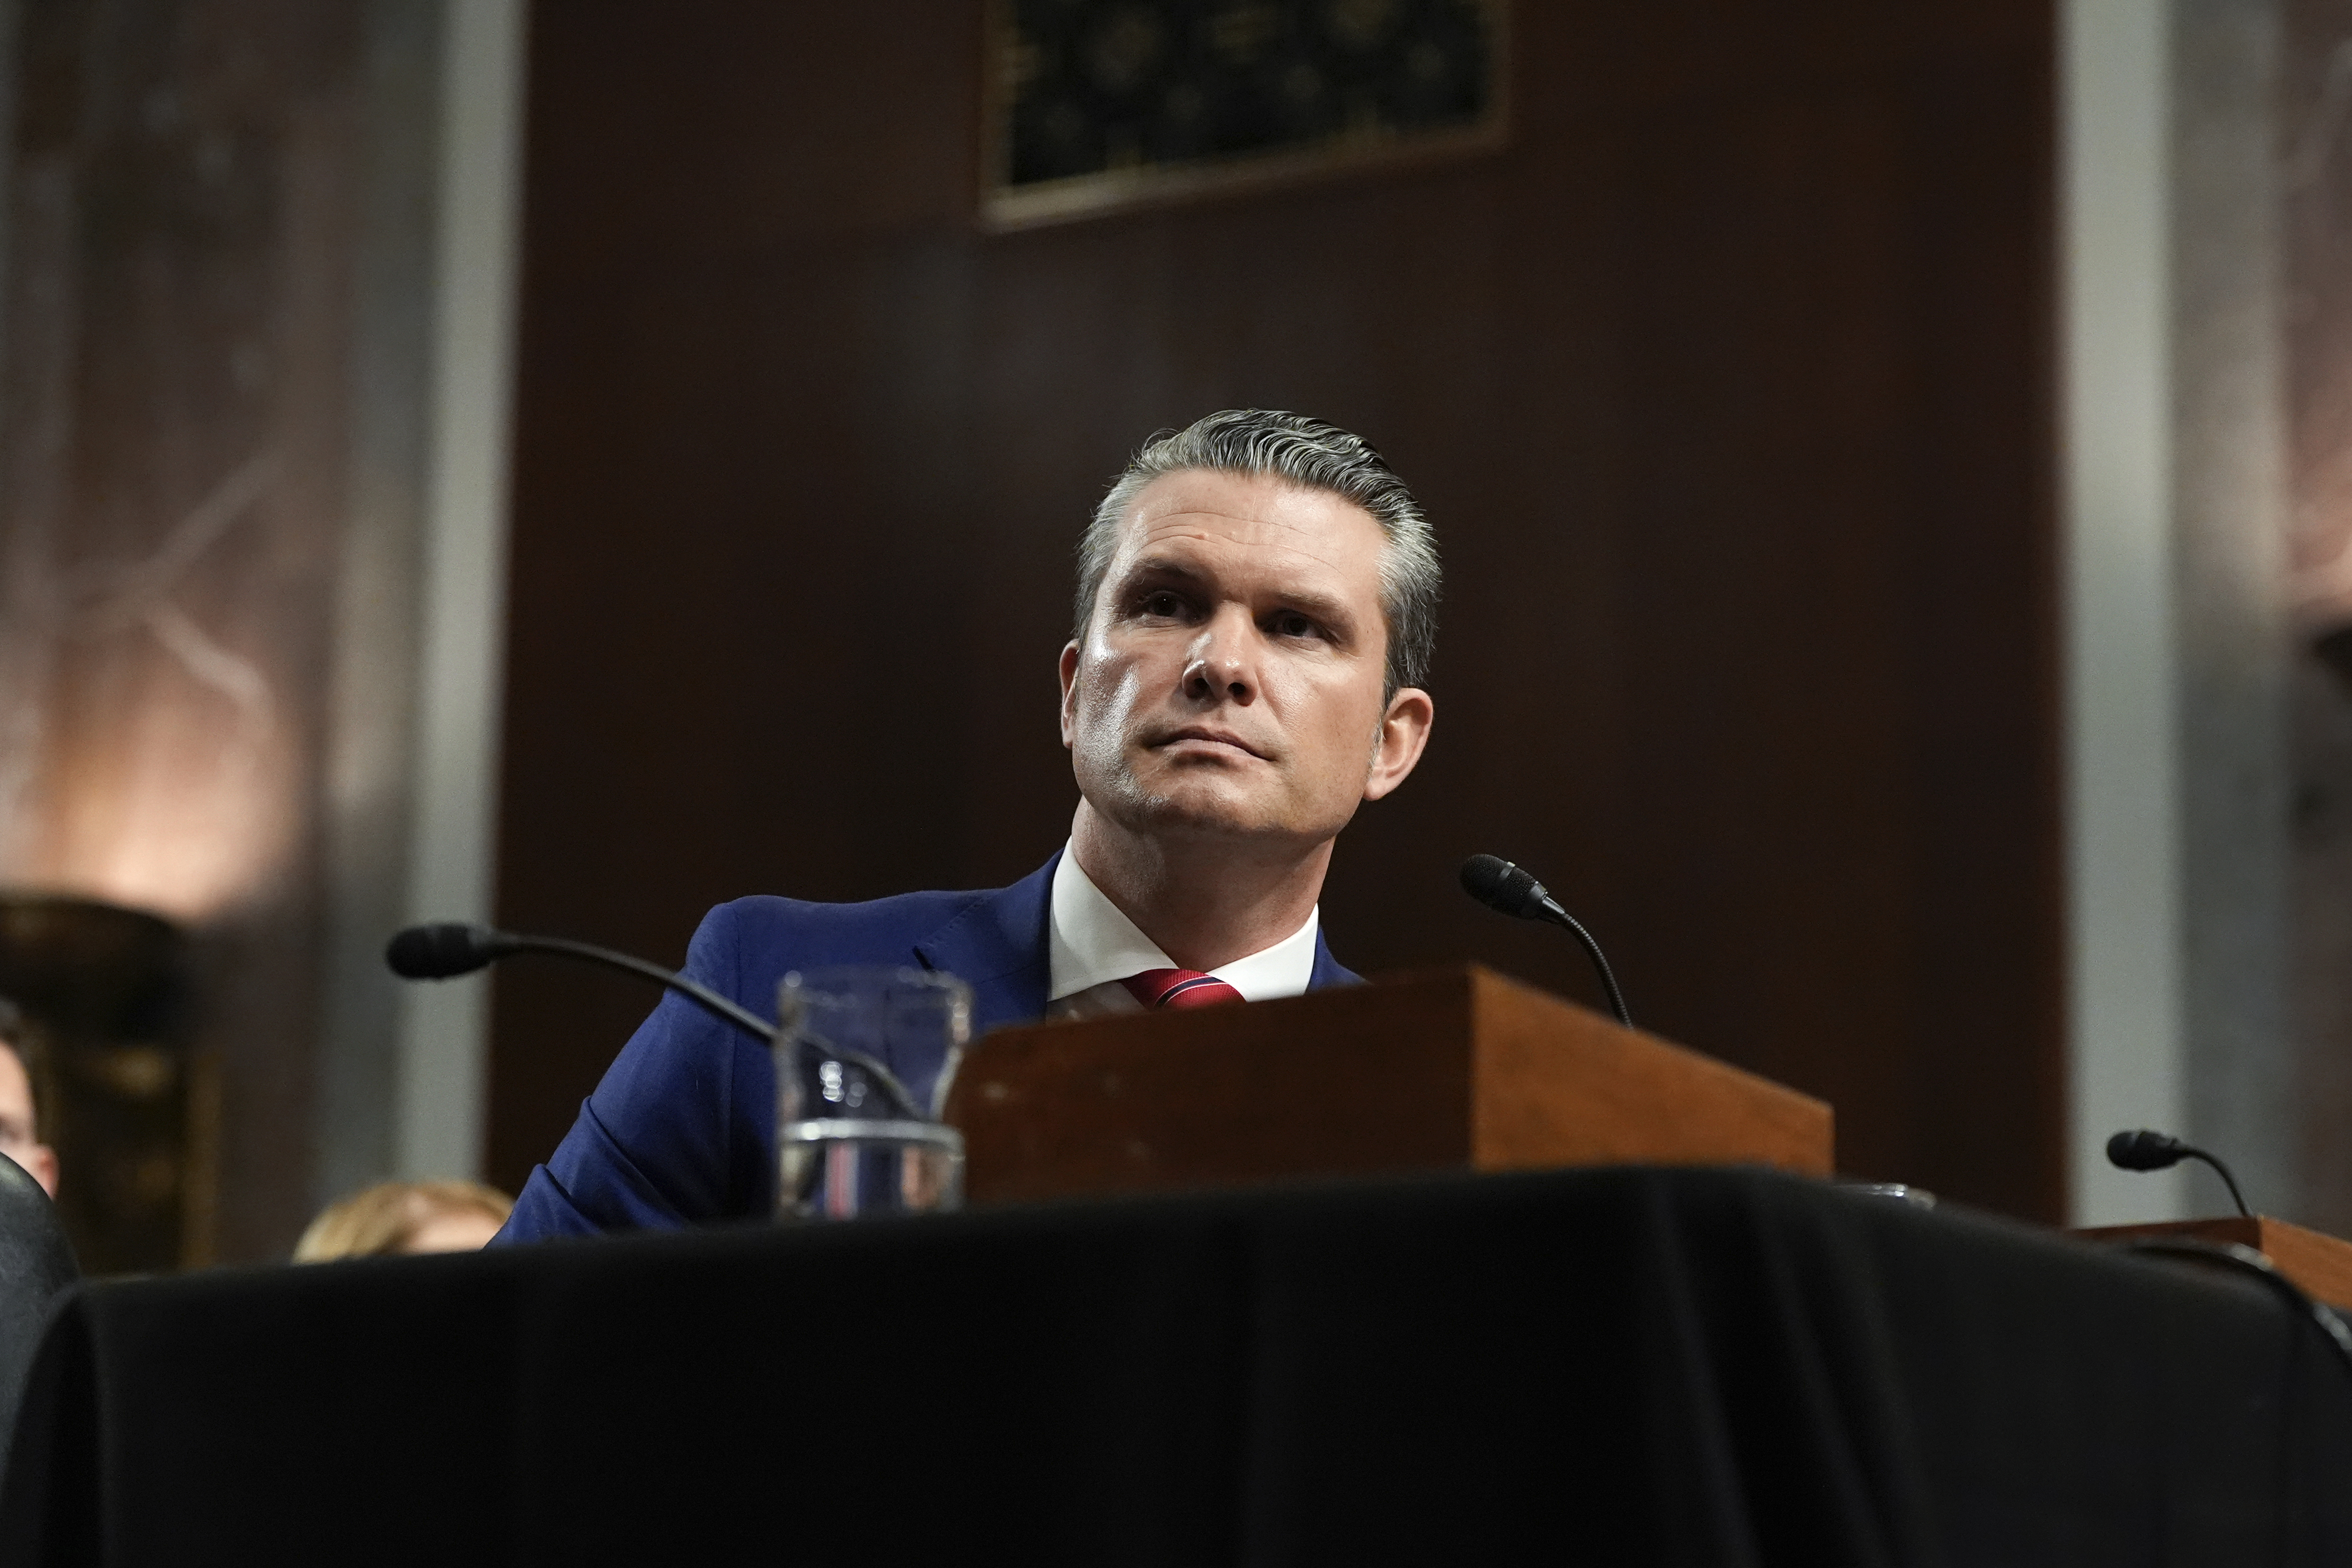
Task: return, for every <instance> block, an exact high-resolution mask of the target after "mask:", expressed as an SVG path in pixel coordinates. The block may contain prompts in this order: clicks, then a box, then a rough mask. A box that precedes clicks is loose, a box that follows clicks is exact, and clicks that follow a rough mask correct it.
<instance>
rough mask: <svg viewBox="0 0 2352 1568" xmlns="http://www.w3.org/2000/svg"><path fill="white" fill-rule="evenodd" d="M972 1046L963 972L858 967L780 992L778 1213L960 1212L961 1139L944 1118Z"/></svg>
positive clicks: (788, 982) (808, 973)
mask: <svg viewBox="0 0 2352 1568" xmlns="http://www.w3.org/2000/svg"><path fill="white" fill-rule="evenodd" d="M969 1040H971V987H969V986H967V985H965V984H964V983H963V982H962V981H961V980H959V979H957V978H956V977H954V976H953V975H946V974H940V973H936V972H933V971H929V970H924V969H911V968H890V967H880V966H867V965H853V966H844V967H835V968H824V969H807V970H796V971H794V972H793V973H792V974H789V975H786V976H785V977H783V980H782V983H781V984H780V985H779V986H778V987H777V991H776V1037H775V1055H776V1215H777V1218H790V1219H853V1218H857V1217H859V1216H861V1215H868V1214H907V1213H919V1212H922V1211H925V1210H931V1209H948V1208H956V1207H961V1205H962V1203H963V1134H961V1133H959V1132H957V1131H956V1130H955V1129H954V1128H953V1127H950V1126H948V1125H946V1124H943V1123H941V1122H940V1120H939V1111H940V1107H941V1106H942V1105H944V1104H946V1103H947V1094H948V1088H949V1085H950V1082H952V1081H953V1079H954V1077H955V1070H956V1067H957V1065H958V1063H959V1062H961V1060H962V1057H963V1048H964V1046H965V1044H966V1043H967V1042H968V1041H969Z"/></svg>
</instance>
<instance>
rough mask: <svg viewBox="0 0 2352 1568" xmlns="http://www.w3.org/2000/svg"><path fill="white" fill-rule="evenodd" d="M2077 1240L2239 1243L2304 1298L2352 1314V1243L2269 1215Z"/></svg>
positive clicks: (2169, 1224)
mask: <svg viewBox="0 0 2352 1568" xmlns="http://www.w3.org/2000/svg"><path fill="white" fill-rule="evenodd" d="M2074 1234H2075V1235H2077V1236H2080V1237H2083V1238H2084V1239H2086V1240H2091V1241H2144V1240H2167V1239H2169V1240H2182V1241H2206V1242H2212V1243H2215V1244H2220V1243H2224V1242H2235V1243H2236V1244H2237V1245H2239V1246H2241V1247H2251V1248H2252V1249H2254V1250H2255V1251H2257V1252H2259V1253H2261V1254H2262V1255H2263V1257H2265V1258H2268V1259H2269V1260H2271V1263H2272V1265H2273V1267H2275V1268H2276V1269H2277V1270H2278V1271H2279V1272H2280V1273H2282V1274H2284V1275H2285V1276H2286V1277H2287V1278H2288V1279H2290V1280H2293V1281H2294V1282H2295V1283H2296V1284H2297V1285H2299V1286H2301V1287H2302V1288H2303V1292H2304V1294H2305V1295H2307V1296H2309V1297H2311V1298H2312V1299H2313V1300H2315V1301H2326V1303H2327V1304H2328V1305H2329V1306H2331V1307H2342V1308H2344V1309H2346V1310H2347V1311H2352V1243H2347V1242H2344V1241H2340V1240H2338V1239H2336V1238H2335V1237H2333V1236H2330V1235H2327V1234H2326V1232H2324V1231H2318V1230H2308V1229H2305V1228H2304V1227H2302V1226H2300V1225H2290V1224H2288V1223H2287V1222H2286V1221H2285V1220H2284V1219H2273V1218H2271V1217H2270V1216H2269V1215H2267V1214H2256V1215H2242V1214H2231V1215H2224V1216H2221V1217H2218V1218H2212V1219H2176V1220H2168V1221H2165V1222H2163V1223H2159V1224H2153V1225H2102V1226H2098V1227H2095V1228H2092V1229H2088V1230H2077V1231H2076V1232H2074Z"/></svg>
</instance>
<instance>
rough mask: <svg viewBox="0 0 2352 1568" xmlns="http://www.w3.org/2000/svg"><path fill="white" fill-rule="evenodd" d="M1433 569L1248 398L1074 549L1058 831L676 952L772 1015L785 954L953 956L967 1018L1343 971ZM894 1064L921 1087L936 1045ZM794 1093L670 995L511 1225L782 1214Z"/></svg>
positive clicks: (1303, 982) (1168, 439)
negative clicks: (1349, 921)
mask: <svg viewBox="0 0 2352 1568" xmlns="http://www.w3.org/2000/svg"><path fill="white" fill-rule="evenodd" d="M1438 586H1439V577H1438V566H1437V554H1436V547H1435V544H1434V542H1433V538H1432V535H1431V532H1430V528H1429V525H1428V523H1427V522H1426V520H1425V519H1424V518H1423V517H1422V514H1421V510H1420V507H1418V506H1417V505H1416V504H1415V503H1414V501H1413V499H1412V496H1411V495H1410V494H1409V493H1408V492H1407V491H1406V489H1405V487H1404V486H1403V484H1402V482H1400V481H1399V480H1398V478H1397V476H1395V475H1394V474H1393V473H1391V471H1390V470H1389V467H1388V465H1386V464H1385V463H1383V462H1382V461H1381V458H1380V455H1378V454H1377V453H1375V452H1374V451H1373V450H1372V449H1371V448H1370V446H1368V445H1366V444H1364V443H1363V442H1362V441H1361V440H1360V439H1358V438H1357V437H1355V436H1353V435H1350V434H1348V433H1347V432H1345V431H1343V430H1339V429H1338V428H1337V427H1335V426H1332V425H1329V424H1326V423H1322V422H1321V421H1318V420H1312V419H1307V418H1303V417H1301V416H1299V415H1297V414H1291V413H1268V412H1265V411H1261V410H1235V411H1228V412H1226V413H1214V414H1211V415H1209V416H1208V417H1207V418H1205V419H1202V420H1201V421H1200V422H1198V423H1195V424H1193V425H1192V426H1191V427H1190V428H1189V429H1186V430H1183V431H1181V432H1178V433H1176V434H1170V435H1162V436H1160V437H1159V438H1158V439H1155V440H1154V441H1153V442H1152V443H1151V444H1149V445H1147V446H1146V447H1145V448H1144V449H1143V450H1142V451H1141V452H1140V453H1139V454H1138V455H1137V456H1136V458H1135V461H1134V462H1133V463H1131V464H1130V465H1129V467H1128V469H1127V471H1126V473H1124V474H1123V475H1121V476H1119V478H1118V481H1117V482H1116V483H1115V484H1113V485H1112V486H1111V488H1110V491H1109V493H1108V495H1106V496H1105V497H1103V501H1102V504H1101V506H1100V507H1097V509H1096V513H1095V517H1094V519H1093V521H1092V522H1091V524H1090V525H1089V526H1088V528H1087V532H1086V535H1085V537H1084V538H1083V540H1082V541H1081V543H1080V546H1079V565H1078V592H1077V605H1076V630H1075V632H1074V633H1073V635H1072V638H1071V641H1070V643H1069V645H1068V646H1067V647H1066V648H1064V649H1063V650H1062V658H1061V678H1062V744H1063V745H1064V746H1065V747H1067V748H1068V750H1069V752H1070V758H1071V764H1072V768H1073V771H1074V772H1075V773H1076V779H1077V785H1078V794H1079V801H1078V807H1077V813H1076V817H1075V818H1074V819H1073V821H1072V822H1071V825H1070V839H1069V842H1068V843H1067V844H1066V846H1065V847H1064V848H1063V850H1062V851H1061V852H1059V853H1057V854H1056V855H1055V857H1054V858H1053V859H1052V860H1049V861H1048V862H1045V865H1044V866H1043V867H1041V868H1040V869H1039V870H1038V871H1036V872H1035V873H1033V874H1031V875H1030V876H1027V877H1025V878H1024V879H1023V880H1022V881H1020V882H1017V883H1013V885H1012V886H1011V887H1006V888H998V889H995V890H992V891H989V892H983V893H915V894H905V895H903V896H900V897H897V898H885V899H878V900H877V901H875V902H873V903H870V904H806V903H802V902H800V901H798V900H794V899H786V898H744V899H738V900H737V901H735V902H734V903H732V904H721V905H720V906H719V908H717V909H714V910H712V911H711V912H710V914H709V915H708V916H706V917H705V918H704V920H703V923H702V927H701V929H700V930H699V931H698V932H697V933H696V934H695V938H694V945H693V947H692V949H691V951H690V952H689V954H688V958H687V966H686V967H687V972H688V974H690V975H692V976H694V977H696V978H698V979H699V980H701V981H702V982H703V983H704V984H706V985H709V986H711V987H713V988H717V989H718V990H719V991H721V992H723V993H724V994H726V995H728V996H730V997H732V998H735V999H736V1000H738V1001H740V1002H741V1003H743V1004H744V1005H745V1006H747V1007H749V1008H751V1009H752V1010H753V1011H754V1012H757V1013H760V1014H761V1015H763V1016H764V1015H765V1014H767V1013H768V1012H770V1011H772V1009H773V1006H774V1000H775V989H776V982H777V980H778V979H779V978H780V977H782V975H783V974H784V973H785V972H786V971H788V970H792V969H808V968H814V967H821V966H826V965H835V964H910V965H916V966H919V967H923V968H927V969H935V970H944V971H947V972H949V973H951V974H954V975H957V976H960V977H962V978H963V979H964V980H965V981H967V982H968V983H969V984H970V985H971V988H972V995H973V1015H974V1016H973V1019H972V1030H973V1032H974V1034H975V1035H977V1034H980V1033H984V1032H985V1031H986V1030H990V1029H992V1028H995V1027H997V1026H998V1025H1001V1024H1009V1023H1023V1022H1028V1021H1032V1020H1034V1019H1040V1018H1048V1017H1086V1016H1089V1015H1094V1014H1099V1013H1103V1012H1110V1011H1128V1010H1134V1009H1140V1008H1144V1007H1150V1006H1163V1007H1185V1006H1198V1005H1202V1003H1204V1002H1213V1001H1231V1000H1236V999H1239V1000H1250V1001H1255V1000H1260V999H1263V998H1268V997H1284V996H1296V995H1297V994H1298V993H1300V992H1302V991H1305V990H1308V989H1312V988H1319V987H1324V986H1331V985H1346V984H1352V983H1354V981H1355V979H1356V977H1355V976H1353V975H1351V974H1349V972H1348V971H1347V970H1346V969H1343V968H1341V967H1339V964H1338V963H1337V962H1336V961H1335V960H1334V959H1333V958H1332V956H1331V952H1330V949H1329V948H1328V946H1325V945H1324V942H1323V937H1322V932H1321V928H1320V922H1319V919H1318V912H1317V900H1318V897H1319V896H1320V894H1321V893H1322V888H1323V878H1324V873H1325V872H1326V871H1327V869H1328V867H1329V865H1330V861H1331V844H1332V841H1333V840H1334V839H1336V838H1337V837H1338V836H1339V830H1340V829H1341V828H1343V827H1345V826H1346V825H1347V824H1348V821H1349V819H1350V818H1351V817H1352V816H1354V814H1355V810H1356V808H1357V806H1358V805H1359V804H1360V803H1361V802H1363V801H1365V800H1379V799H1380V798H1381V797H1382V796H1384V795H1386V794H1388V793H1389V792H1390V791H1391V790H1392V789H1396V787H1397V786H1398V785H1400V784H1402V782H1403V781H1404V779H1405V776H1406V775H1407V774H1409V773H1411V772H1412V768H1413V765H1414V764H1415V763H1416V762H1418V761H1419V760H1420V758H1421V753H1422V748H1423V746H1424V745H1425V744H1426V743H1427V741H1428V738H1429V729H1430V723H1431V718H1432V713H1433V709H1432V706H1431V703H1430V698H1429V695H1428V693H1427V692H1426V691H1424V690H1423V689H1422V683H1423V680H1424V678H1425V675H1426V671H1427V668H1428V663H1429V655H1430V648H1431V644H1432V642H1433V638H1434V634H1435V623H1436V607H1437V598H1438ZM890 1065H891V1067H892V1068H893V1069H894V1070H895V1071H898V1073H899V1075H900V1076H901V1077H902V1078H904V1079H906V1080H907V1081H908V1084H909V1087H911V1088H912V1089H913V1090H914V1091H915V1092H916V1093H918V1094H919V1095H920V1094H925V1093H927V1092H929V1088H930V1086H931V1082H932V1081H933V1080H934V1079H935V1078H936V1077H937V1075H938V1072H939V1069H940V1062H939V1061H892V1062H891V1063H890ZM775 1100H776V1092H775V1072H774V1067H773V1065H772V1061H770V1057H769V1052H768V1049H767V1047H766V1045H765V1044H764V1043H762V1042H761V1041H757V1040H751V1038H749V1037H748V1036H746V1035H744V1034H743V1033H742V1032H741V1031H740V1030H732V1029H730V1028H728V1027H727V1026H725V1025H723V1024H720V1023H719V1022H718V1021H717V1020H715V1019H711V1018H710V1017H709V1015H708V1014H706V1013H704V1012H702V1011H701V1010H700V1009H698V1008H696V1007H694V1006H693V1005H692V1004H690V1003H688V1002H685V1001H684V1000H682V999H681V998H677V997H675V996H672V997H669V998H666V999H665V1000H664V1001H663V1002H662V1003H661V1005H660V1006H659V1007H657V1008H656V1009H654V1012H653V1015H652V1016H651V1017H650V1018H648V1019H646V1021H645V1023H644V1024H643V1025H642V1026H641V1027H640V1028H639V1029H638V1030H637V1032H636V1033H635V1035H634V1036H632V1037H631V1039H630V1040H629V1042H628V1044H627V1045H626V1046H625V1048H623V1050H622V1051H621V1054H620V1056H619V1058H618V1059H617V1060H616V1061H614V1063H613V1066H612V1068H611V1069H610V1070H609V1071H607V1072H606V1073H605V1075H604V1082H602V1083H600V1084H598V1085H597V1088H596V1092H595V1093H593V1095H591V1096H590V1097H589V1098H588V1101H587V1103H585V1104H583V1106H582V1107H581V1111H580V1119H579V1121H578V1122H576V1123H575V1124H573V1125H572V1131H571V1132H570V1133H569V1134H566V1135H565V1137H564V1139H563V1142H562V1145H560V1146H559V1147H558V1148H557V1149H556V1151H555V1153H554V1155H552V1156H551V1158H550V1159H549V1161H548V1162H547V1164H546V1165H544V1166H540V1167H539V1168H538V1169H536V1170H534V1171H532V1172H531V1175H530V1181H529V1183H528V1184H527V1185H526V1186H524V1188H523V1192H522V1197H520V1200H518V1202H517V1203H516V1205H515V1211H514V1217H513V1218H511V1219H510V1220H509V1221H508V1223H507V1227H506V1228H505V1229H504V1230H503V1231H501V1232H500V1233H499V1239H500V1240H501V1241H516V1240H530V1239H539V1238H542V1237H549V1236H559V1235H582V1234H589V1233H593V1232H597V1231H605V1230H618V1229H635V1228H660V1227H675V1226H680V1225H686V1224H691V1223H693V1222H695V1221H698V1220H705V1219H718V1218H736V1217H749V1216H754V1215H764V1214H766V1213H767V1212H768V1211H769V1208H770V1206H771V1204H772V1200H773V1194H774V1191H775V1180H776V1173H775V1168H774V1164H773V1160H772V1156H771V1153H770V1150H771V1147H772V1141H773V1136H774V1131H775Z"/></svg>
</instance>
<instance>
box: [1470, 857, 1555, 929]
mask: <svg viewBox="0 0 2352 1568" xmlns="http://www.w3.org/2000/svg"><path fill="white" fill-rule="evenodd" d="M1462 891H1463V892H1465V893H1466V894H1469V895H1470V896H1471V897H1473V898H1475V899H1476V900H1477V901H1478V902H1479V903H1481V904H1485V905H1486V907H1487V908H1489V909H1492V910H1496V911H1498V912H1499V913H1501V914H1504V915H1513V916H1515V917H1517V918H1518V919H1520V920H1540V919H1542V918H1543V916H1544V906H1543V901H1544V889H1543V883H1539V882H1538V881H1537V880H1536V879H1535V878H1534V876H1533V875H1531V874H1530V873H1527V872H1525V871H1522V870H1520V869H1519V868H1518V867H1517V866H1515V865H1513V864H1512V863H1511V862H1508V861H1507V860H1505V859H1503V857H1502V856H1500V855H1472V856H1471V857H1470V858H1469V859H1468V860H1466V861H1464V862H1462Z"/></svg>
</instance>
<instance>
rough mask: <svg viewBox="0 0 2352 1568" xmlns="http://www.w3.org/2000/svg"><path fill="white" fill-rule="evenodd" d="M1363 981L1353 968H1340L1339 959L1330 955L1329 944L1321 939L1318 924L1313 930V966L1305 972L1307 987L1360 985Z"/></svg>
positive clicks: (1318, 988)
mask: <svg viewBox="0 0 2352 1568" xmlns="http://www.w3.org/2000/svg"><path fill="white" fill-rule="evenodd" d="M1363 983H1364V977H1362V976H1361V975H1359V974H1357V973H1356V972H1355V971H1354V970H1353V969H1343V968H1341V967H1339V960H1338V959H1337V958H1334V957H1333V956H1331V948H1330V946H1329V944H1328V943H1326V942H1325V941H1324V940H1323V929H1322V927H1321V926H1320V925H1318V926H1317V927H1316V930H1315V967H1314V968H1313V969H1311V970H1309V971H1308V973H1307V989H1308V990H1310V991H1319V990H1323V989H1325V988H1328V987H1331V986H1360V985H1362V984H1363Z"/></svg>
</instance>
